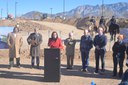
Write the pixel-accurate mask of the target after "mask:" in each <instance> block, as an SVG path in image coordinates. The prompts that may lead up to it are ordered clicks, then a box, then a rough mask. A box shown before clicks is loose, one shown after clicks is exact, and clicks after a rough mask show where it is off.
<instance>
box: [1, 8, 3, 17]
mask: <svg viewBox="0 0 128 85" xmlns="http://www.w3.org/2000/svg"><path fill="white" fill-rule="evenodd" d="M2 13H3V9H2V8H1V19H2Z"/></svg>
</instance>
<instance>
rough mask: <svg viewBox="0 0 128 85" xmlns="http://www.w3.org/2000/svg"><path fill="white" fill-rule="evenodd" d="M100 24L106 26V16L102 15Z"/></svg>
mask: <svg viewBox="0 0 128 85" xmlns="http://www.w3.org/2000/svg"><path fill="white" fill-rule="evenodd" d="M99 25H104V26H105V19H104V16H101V19H100V22H99Z"/></svg>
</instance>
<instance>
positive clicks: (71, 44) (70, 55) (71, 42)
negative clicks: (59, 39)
mask: <svg viewBox="0 0 128 85" xmlns="http://www.w3.org/2000/svg"><path fill="white" fill-rule="evenodd" d="M64 44H65V46H66V56H67V69H72V68H73V63H74V55H75V44H76V40H75V39H74V38H73V33H69V37H68V38H67V39H66V40H65V42H64Z"/></svg>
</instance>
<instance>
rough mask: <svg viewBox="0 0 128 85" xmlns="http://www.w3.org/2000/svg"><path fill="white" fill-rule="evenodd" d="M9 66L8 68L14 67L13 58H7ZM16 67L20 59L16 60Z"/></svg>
mask: <svg viewBox="0 0 128 85" xmlns="http://www.w3.org/2000/svg"><path fill="white" fill-rule="evenodd" d="M9 65H10V67H13V66H14V58H9ZM16 65H17V66H20V58H16Z"/></svg>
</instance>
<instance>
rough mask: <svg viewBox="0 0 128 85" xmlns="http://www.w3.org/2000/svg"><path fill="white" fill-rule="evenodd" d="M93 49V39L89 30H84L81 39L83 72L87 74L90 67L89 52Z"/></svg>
mask: <svg viewBox="0 0 128 85" xmlns="http://www.w3.org/2000/svg"><path fill="white" fill-rule="evenodd" d="M92 47H93V40H92V37H91V36H90V35H89V33H88V30H84V35H83V36H82V37H81V41H80V51H81V57H82V71H84V72H87V67H88V65H89V52H90V49H91V48H92Z"/></svg>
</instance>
